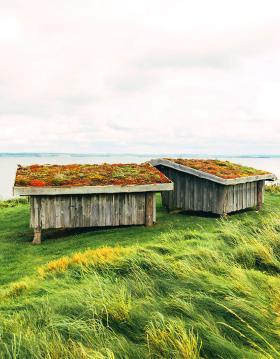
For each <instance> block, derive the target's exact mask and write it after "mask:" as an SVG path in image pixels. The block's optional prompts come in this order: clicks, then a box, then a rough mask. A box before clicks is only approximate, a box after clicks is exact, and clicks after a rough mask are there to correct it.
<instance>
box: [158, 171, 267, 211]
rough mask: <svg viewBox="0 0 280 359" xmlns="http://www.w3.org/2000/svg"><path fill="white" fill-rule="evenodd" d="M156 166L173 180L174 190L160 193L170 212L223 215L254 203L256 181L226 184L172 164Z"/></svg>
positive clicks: (255, 202)
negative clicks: (183, 170) (201, 176)
mask: <svg viewBox="0 0 280 359" xmlns="http://www.w3.org/2000/svg"><path fill="white" fill-rule="evenodd" d="M158 168H159V169H160V170H161V171H162V172H163V173H164V174H165V175H166V176H167V177H169V178H170V179H171V180H172V181H173V182H174V191H171V192H169V193H168V194H166V195H163V196H162V202H163V205H164V206H165V207H166V208H168V209H169V210H171V211H174V210H184V211H189V210H191V211H203V212H212V213H215V214H218V215H225V214H227V213H231V212H236V211H240V210H242V209H246V208H250V207H255V206H257V182H248V183H238V184H235V185H227V186H225V185H222V184H219V183H216V182H212V181H209V180H206V179H203V178H199V177H196V176H194V175H190V174H188V173H184V172H180V171H177V170H176V169H174V168H171V167H164V166H163V165H161V166H160V167H158ZM260 198H261V195H260ZM262 201H263V197H262Z"/></svg>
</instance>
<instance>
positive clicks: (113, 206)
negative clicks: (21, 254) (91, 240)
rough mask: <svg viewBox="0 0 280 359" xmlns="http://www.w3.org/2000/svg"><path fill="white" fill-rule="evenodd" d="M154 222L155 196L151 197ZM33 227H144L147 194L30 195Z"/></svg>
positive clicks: (31, 223)
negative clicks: (136, 225) (133, 225)
mask: <svg viewBox="0 0 280 359" xmlns="http://www.w3.org/2000/svg"><path fill="white" fill-rule="evenodd" d="M152 196H153V201H152V206H153V208H152V212H151V213H152V216H153V217H152V218H153V220H154V222H155V216H156V214H155V209H154V208H155V194H154V193H153V194H152ZM30 207H31V209H30V211H31V213H30V226H31V227H32V228H36V227H38V226H39V227H41V228H43V229H47V228H78V227H97V226H98V227H99V226H121V225H132V224H145V213H146V193H145V192H142V193H114V194H97V195H64V196H31V198H30Z"/></svg>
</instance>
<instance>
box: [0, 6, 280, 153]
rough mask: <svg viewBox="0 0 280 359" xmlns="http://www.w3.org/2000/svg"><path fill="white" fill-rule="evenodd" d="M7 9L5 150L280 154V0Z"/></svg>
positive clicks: (2, 45) (0, 109)
mask: <svg viewBox="0 0 280 359" xmlns="http://www.w3.org/2000/svg"><path fill="white" fill-rule="evenodd" d="M0 8H1V12H0V57H1V59H0V152H20V151H24V152H31V151H32V152H36V151H37V152H84V153H86V152H90V153H93V152H95V153H96V152H118V153H120V152H131V153H178V152H179V153H182V152H184V153H213V154H242V153H246V154H260V153H266V154H276V153H280V146H279V143H280V1H279V0H275V1H274V0H263V1H258V0H242V1H241V0H235V1H225V0H220V1H218V0H211V1H209V0H204V1H202V0H192V1H188V0H185V1H183V0H118V1H116V0H102V1H101V0H79V1H78V0H72V1H71V0H67V1H63V0H48V1H43V0H25V1H22V0H20V1H14V0H9V1H6V0H0Z"/></svg>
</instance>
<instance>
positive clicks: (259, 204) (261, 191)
mask: <svg viewBox="0 0 280 359" xmlns="http://www.w3.org/2000/svg"><path fill="white" fill-rule="evenodd" d="M263 195H264V181H259V182H257V209H258V210H260V209H261V208H262V205H263Z"/></svg>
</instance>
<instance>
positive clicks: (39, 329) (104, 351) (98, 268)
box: [0, 193, 280, 359]
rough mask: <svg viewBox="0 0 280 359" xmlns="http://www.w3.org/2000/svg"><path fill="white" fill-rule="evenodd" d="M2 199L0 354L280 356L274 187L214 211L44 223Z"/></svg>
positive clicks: (279, 250) (279, 220)
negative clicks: (258, 205) (137, 220)
mask: <svg viewBox="0 0 280 359" xmlns="http://www.w3.org/2000/svg"><path fill="white" fill-rule="evenodd" d="M28 211H29V209H28V204H27V203H18V204H16V205H14V206H13V203H12V204H11V205H10V206H8V205H7V204H5V203H2V204H0V358H20V359H21V358H26V359H27V358H28V359H31V358H57V359H58V358H69V359H70V358H71V359H73V358H110V359H112V358H122V359H123V358H133V359H134V358H135V359H137V358H188V359H192V358H209V359H210V358H238V359H239V358H279V357H280V277H279V273H280V195H279V194H277V193H275V194H273V193H270V194H268V193H267V194H266V204H265V207H264V210H263V211H262V212H259V213H257V212H255V211H248V212H244V213H240V214H237V215H233V216H228V218H227V219H225V220H221V219H217V218H215V217H199V216H193V215H184V214H170V215H169V214H167V213H166V212H165V211H164V210H163V209H162V208H161V205H160V200H159V199H158V223H157V224H156V225H155V226H154V227H151V228H145V227H129V228H115V229H103V230H88V231H87V230H80V231H77V230H76V231H73V230H72V231H50V232H48V233H46V234H45V235H44V238H45V242H43V244H42V245H41V246H32V245H31V243H30V241H31V239H32V231H31V230H30V229H29V228H28V220H29V218H28Z"/></svg>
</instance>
